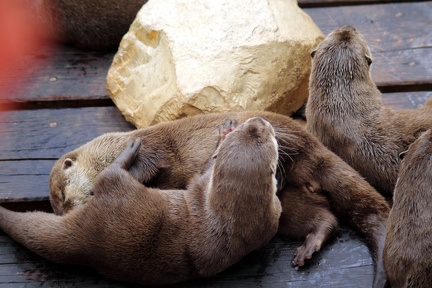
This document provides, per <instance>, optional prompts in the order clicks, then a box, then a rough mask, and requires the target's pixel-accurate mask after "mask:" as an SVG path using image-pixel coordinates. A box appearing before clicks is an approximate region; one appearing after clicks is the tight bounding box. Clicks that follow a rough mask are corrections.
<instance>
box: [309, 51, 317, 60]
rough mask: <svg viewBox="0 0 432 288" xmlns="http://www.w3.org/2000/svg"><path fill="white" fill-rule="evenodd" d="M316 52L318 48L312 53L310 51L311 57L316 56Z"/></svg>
mask: <svg viewBox="0 0 432 288" xmlns="http://www.w3.org/2000/svg"><path fill="white" fill-rule="evenodd" d="M315 53H316V49H315V50H313V51H312V52H311V53H310V55H311V57H312V58H314V57H315Z"/></svg>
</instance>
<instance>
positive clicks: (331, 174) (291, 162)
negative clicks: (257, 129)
mask: <svg viewBox="0 0 432 288" xmlns="http://www.w3.org/2000/svg"><path fill="white" fill-rule="evenodd" d="M255 116H260V117H263V118H265V119H266V120H267V121H269V122H270V123H271V124H272V126H273V128H274V129H275V131H276V138H277V140H278V144H279V164H278V171H277V175H278V186H279V188H278V190H280V192H279V194H281V193H282V194H283V193H285V192H287V191H289V192H290V193H298V195H295V196H293V197H292V198H293V199H296V201H295V202H294V201H293V202H290V201H289V198H283V197H282V198H281V199H285V200H283V201H282V202H283V203H285V204H283V207H282V208H283V210H282V216H281V222H282V221H286V222H285V223H289V225H292V226H291V227H300V228H299V229H296V230H295V229H284V228H283V227H282V226H280V228H279V232H281V233H282V234H284V235H286V236H288V237H292V238H303V239H304V238H306V237H307V236H308V235H309V234H311V233H312V235H315V236H314V237H312V238H313V239H315V240H314V241H309V242H305V244H304V245H306V246H307V247H308V249H306V250H307V251H311V250H314V247H315V246H314V245H316V244H318V246H319V245H321V243H323V242H324V241H325V240H326V239H327V238H328V237H329V235H330V234H331V233H332V232H333V231H334V229H335V228H336V227H337V223H336V221H335V217H336V218H338V219H344V220H346V221H348V223H349V224H350V225H351V226H352V227H353V228H354V229H356V230H357V231H359V232H360V233H362V234H363V235H364V236H365V239H366V241H367V243H368V245H369V247H370V248H371V250H372V252H373V257H374V260H375V263H377V265H376V267H377V277H376V279H377V283H378V284H377V285H376V287H381V285H380V284H379V283H381V282H383V281H384V280H382V279H385V275H384V273H383V267H382V248H383V244H384V237H385V235H384V233H385V223H386V219H387V216H388V211H389V207H388V205H387V203H386V202H385V199H384V198H383V197H382V196H381V195H379V194H378V193H377V192H376V191H375V190H374V189H373V188H372V187H371V186H370V185H369V184H368V183H367V182H366V181H365V180H364V179H363V178H362V177H361V176H360V175H359V174H358V173H357V172H356V171H354V170H353V169H352V168H351V167H350V166H349V165H348V164H346V163H345V162H344V161H342V160H341V159H340V158H339V157H338V156H336V155H335V154H334V153H332V152H331V151H329V150H328V149H326V148H325V147H324V146H323V145H322V144H321V143H320V142H319V141H318V140H317V139H316V138H315V137H314V136H312V135H311V134H310V133H308V132H306V131H305V130H304V129H303V128H302V127H301V126H299V125H298V124H297V123H296V122H295V121H294V120H292V119H291V118H289V117H286V116H282V115H278V114H275V113H270V112H258V111H248V112H238V113H234V112H233V113H221V114H208V115H198V116H194V117H188V118H184V119H180V120H176V121H172V122H169V123H161V124H158V125H155V126H151V127H148V128H145V129H140V130H136V131H132V132H127V133H114V134H106V135H103V136H101V137H99V138H96V139H95V140H93V141H91V142H89V143H87V144H85V145H83V146H82V147H80V148H78V149H76V150H75V151H72V152H70V153H67V154H66V155H64V156H63V157H61V158H60V159H59V160H58V161H57V162H56V164H55V165H54V167H53V170H52V172H51V177H50V188H51V203H52V206H53V207H54V210H55V211H56V212H57V213H64V212H66V211H68V210H70V209H72V211H73V210H74V209H75V208H74V207H75V206H74V203H75V202H77V204H78V205H79V204H81V203H85V202H87V201H89V200H90V199H91V197H92V196H91V195H90V194H85V193H83V190H80V189H77V187H78V186H79V187H82V186H86V187H87V188H86V189H85V191H88V192H90V191H91V187H92V181H91V179H94V178H92V176H89V175H96V174H97V173H98V171H99V170H101V169H103V168H104V166H105V167H106V166H107V165H108V164H109V163H110V162H112V161H113V157H116V156H117V155H118V154H119V153H120V151H121V149H123V147H124V145H126V142H127V141H129V140H130V139H133V138H134V137H138V136H139V137H141V139H142V143H143V145H142V146H141V150H140V153H139V155H138V158H137V161H136V162H135V163H134V165H133V166H132V167H131V168H130V171H131V172H132V173H133V174H135V175H136V177H137V178H138V179H139V181H142V182H143V183H145V184H146V185H149V186H153V187H159V188H172V187H175V188H182V187H184V186H185V185H186V184H187V183H188V181H189V180H190V178H191V177H192V176H193V175H194V174H195V173H199V172H200V169H202V168H203V166H204V164H205V161H206V159H208V157H209V156H210V155H211V153H212V151H214V149H215V145H216V144H217V142H218V139H219V131H218V129H217V128H215V127H218V126H219V125H220V123H224V121H225V120H226V119H234V120H236V121H238V123H239V124H241V123H242V122H244V121H245V120H246V119H248V118H250V117H255ZM67 159H71V160H73V161H72V165H70V167H66V168H65V167H64V163H65V161H66V160H67ZM74 171H80V173H84V174H85V175H87V177H86V179H84V180H83V179H81V180H82V182H86V183H85V185H81V184H82V183H81V184H80V185H77V183H74V182H73V181H70V180H71V179H70V175H72V174H74V173H75V172H74ZM88 180H90V182H87V181H88ZM68 182H69V184H68ZM285 187H286V189H287V190H284V189H285ZM305 187H311V189H308V190H312V191H313V190H316V191H317V192H318V193H322V194H321V196H317V197H318V198H319V201H317V202H313V201H309V200H308V197H307V196H306V197H304V195H303V194H302V192H301V191H303V189H305ZM297 188H298V189H297ZM306 189H307V188H306ZM284 191H285V192H284ZM63 195H64V196H63ZM287 195H293V194H289V193H288V194H287ZM291 203H292V204H291ZM75 204H76V203H75ZM304 205H307V206H309V207H313V208H314V209H312V210H309V213H312V214H314V215H315V216H313V217H310V218H308V217H300V218H301V219H302V220H305V221H307V224H304V223H296V222H295V221H294V222H293V221H291V220H290V219H292V218H290V217H291V213H297V215H301V214H302V213H303V212H302V211H304V209H305V206H304ZM328 207H330V208H328ZM249 214H250V213H249ZM316 219H320V220H316ZM302 228H304V229H302ZM326 231H327V233H325V232H326ZM309 238H310V237H309ZM318 238H319V239H318ZM309 253H310V252H309ZM302 255H303V257H306V258H309V257H310V256H311V255H309V254H308V252H304V253H303V254H302ZM294 261H295V262H296V265H301V263H302V262H303V261H304V259H301V257H297V256H296V258H295V259H294Z"/></svg>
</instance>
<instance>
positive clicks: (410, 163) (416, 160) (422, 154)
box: [399, 129, 432, 183]
mask: <svg viewBox="0 0 432 288" xmlns="http://www.w3.org/2000/svg"><path fill="white" fill-rule="evenodd" d="M399 157H400V158H401V159H402V162H401V164H400V172H399V175H402V174H403V175H405V174H406V175H412V176H413V177H417V176H418V174H419V173H421V174H423V173H425V174H424V175H426V177H427V178H432V129H429V130H426V131H425V132H423V133H422V134H421V135H420V137H419V138H417V140H416V141H414V142H413V143H412V144H411V145H410V146H409V147H408V150H407V151H405V152H402V153H401V154H400V156H399ZM407 170H413V171H418V172H416V173H412V172H411V173H405V171H407ZM412 181H413V182H422V183H423V181H419V180H418V179H417V180H416V179H412Z"/></svg>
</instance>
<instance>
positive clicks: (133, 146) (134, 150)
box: [112, 138, 141, 170]
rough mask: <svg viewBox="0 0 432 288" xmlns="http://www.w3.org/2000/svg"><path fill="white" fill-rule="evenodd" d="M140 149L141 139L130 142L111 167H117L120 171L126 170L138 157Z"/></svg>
mask: <svg viewBox="0 0 432 288" xmlns="http://www.w3.org/2000/svg"><path fill="white" fill-rule="evenodd" d="M140 147H141V138H136V139H135V140H134V141H132V140H130V141H129V142H128V143H127V144H126V147H125V149H124V150H123V151H122V152H121V153H120V155H119V156H118V157H117V158H116V159H115V160H114V162H113V163H112V165H118V166H120V167H121V168H122V169H125V170H128V169H129V167H130V166H131V165H132V163H133V162H134V161H135V159H136V157H137V156H138V153H139V149H140Z"/></svg>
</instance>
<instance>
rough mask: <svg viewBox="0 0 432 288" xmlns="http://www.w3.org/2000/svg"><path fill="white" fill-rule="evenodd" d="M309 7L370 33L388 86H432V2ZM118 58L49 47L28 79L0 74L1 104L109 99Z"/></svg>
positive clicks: (29, 60)
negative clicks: (110, 79) (111, 68)
mask: <svg viewBox="0 0 432 288" xmlns="http://www.w3.org/2000/svg"><path fill="white" fill-rule="evenodd" d="M304 10H305V11H306V12H307V13H308V14H309V15H310V16H311V17H312V19H313V20H314V21H315V23H316V24H317V25H318V26H319V27H320V28H321V29H322V31H323V32H324V33H328V32H330V31H331V30H333V29H335V28H337V27H340V26H342V25H352V26H354V27H356V28H357V29H358V30H359V31H361V32H362V33H363V34H364V35H365V37H366V38H367V39H368V43H369V44H370V46H371V47H372V50H373V56H374V64H373V69H372V72H373V77H374V79H375V81H376V82H377V84H378V85H379V86H380V87H381V88H382V89H384V91H388V92H390V91H394V90H396V89H402V87H403V86H408V87H409V88H408V89H411V90H412V89H415V88H413V85H418V84H420V85H422V87H420V88H421V89H422V90H432V88H431V87H432V31H431V29H429V28H430V23H431V22H432V2H416V3H391V4H385V5H384V4H381V5H369V6H356V7H355V9H353V8H352V7H330V8H309V9H304ZM112 57H113V53H96V52H85V51H81V50H78V49H76V48H73V47H67V46H60V47H59V48H57V47H45V48H43V49H41V50H38V51H37V52H34V53H31V54H29V55H25V57H24V58H23V59H22V63H21V65H20V66H19V71H20V73H18V74H19V75H21V76H23V75H24V76H25V77H24V79H22V78H21V79H18V78H16V77H13V76H10V78H7V79H4V78H3V79H0V91H4V90H5V91H6V93H4V95H3V96H2V97H0V106H1V105H3V106H4V105H5V104H11V103H23V102H24V103H28V102H38V103H42V104H41V106H42V107H44V106H43V105H55V102H53V101H58V100H63V101H70V100H94V101H101V100H106V99H108V98H107V92H106V90H105V86H106V79H105V77H106V74H107V71H108V68H109V66H110V63H111V60H112ZM143 81H144V80H143ZM14 83H15V85H13V84H14ZM17 83H18V84H17ZM395 87H396V88H395ZM385 89H387V90H385ZM417 89H419V88H418V87H417ZM405 91H407V89H406V88H405ZM44 103H45V104H44ZM104 103H105V105H107V102H104ZM75 104H76V103H75ZM71 105H72V104H71ZM80 105H86V104H82V103H81V104H80ZM64 106H67V105H64ZM64 106H63V107H64Z"/></svg>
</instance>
